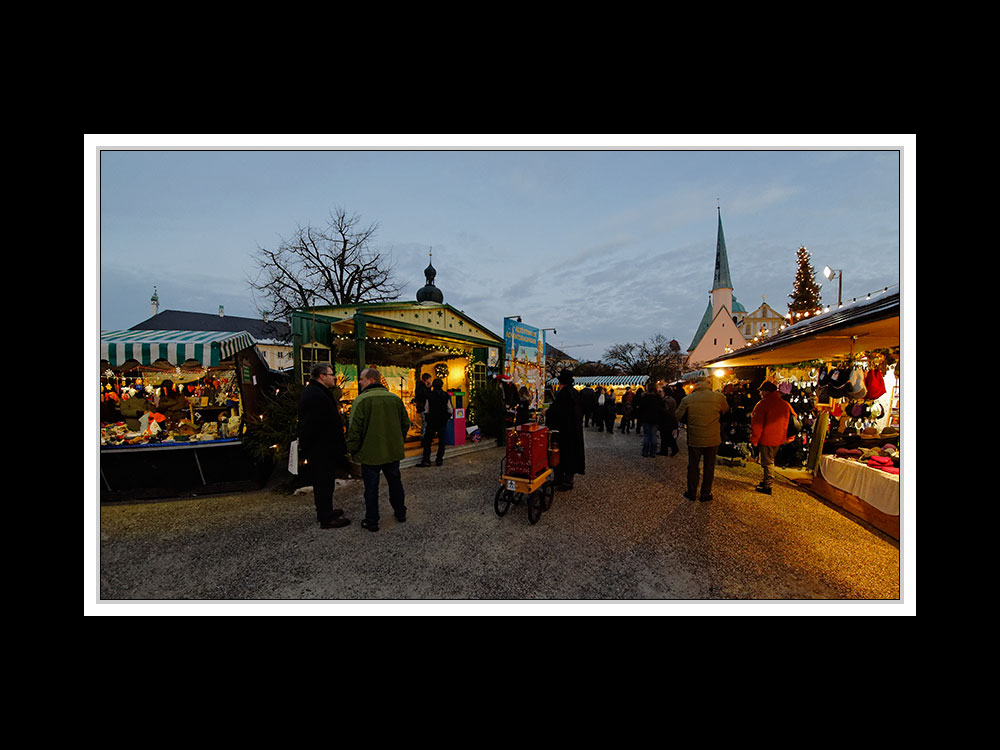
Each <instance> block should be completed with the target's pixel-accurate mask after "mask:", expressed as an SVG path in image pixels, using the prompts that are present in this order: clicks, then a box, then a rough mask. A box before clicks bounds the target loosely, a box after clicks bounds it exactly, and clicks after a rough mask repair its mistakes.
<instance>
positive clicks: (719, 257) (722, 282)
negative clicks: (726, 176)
mask: <svg viewBox="0 0 1000 750" xmlns="http://www.w3.org/2000/svg"><path fill="white" fill-rule="evenodd" d="M718 210H719V233H718V235H717V236H716V239H715V279H714V280H713V281H712V313H713V315H712V317H715V316H716V315H718V314H719V311H720V310H722V309H723V308H725V309H726V310H729V311H732V309H733V278H732V276H731V275H730V274H729V255H728V254H727V253H726V235H724V234H723V233H722V207H721V206H720V207H719V209H718Z"/></svg>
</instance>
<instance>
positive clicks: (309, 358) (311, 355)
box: [299, 345, 333, 385]
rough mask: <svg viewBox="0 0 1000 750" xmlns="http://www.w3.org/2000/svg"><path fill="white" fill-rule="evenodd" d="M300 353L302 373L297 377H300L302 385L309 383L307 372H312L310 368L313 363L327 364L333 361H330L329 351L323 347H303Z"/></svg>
mask: <svg viewBox="0 0 1000 750" xmlns="http://www.w3.org/2000/svg"><path fill="white" fill-rule="evenodd" d="M300 351H301V356H302V372H301V373H299V376H300V377H301V380H302V384H303V385H305V384H306V383H308V382H309V371H310V370H312V366H313V365H314V364H315V363H317V362H328V363H329V362H332V361H333V360H332V359H331V350H330V349H329V348H328V347H325V346H319V345H312V346H303V347H302V349H301V350H300Z"/></svg>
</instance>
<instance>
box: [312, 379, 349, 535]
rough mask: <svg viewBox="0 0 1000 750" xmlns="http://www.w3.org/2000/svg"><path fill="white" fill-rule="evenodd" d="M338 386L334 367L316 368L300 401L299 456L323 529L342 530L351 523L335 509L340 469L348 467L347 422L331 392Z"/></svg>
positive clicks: (342, 512) (317, 518) (341, 511)
mask: <svg viewBox="0 0 1000 750" xmlns="http://www.w3.org/2000/svg"><path fill="white" fill-rule="evenodd" d="M336 384H337V378H336V374H335V373H334V369H333V366H332V365H330V363H328V362H319V363H317V364H315V365H313V368H312V371H311V372H310V373H309V384H308V385H307V386H306V387H305V390H304V391H302V397H301V398H300V399H299V454H300V455H301V456H302V458H304V459H305V460H306V465H307V466H308V467H309V469H308V472H309V477H310V478H311V479H312V483H313V499H314V501H315V503H316V520H317V521H319V525H320V528H323V529H339V528H343V527H344V526H347V525H348V524H349V523H350V522H351V521H350V519H348V518H345V517H344V511H343V510H341V509H340V508H336V509H335V508H334V507H333V490H334V487H336V482H337V468H338V467H346V466H347V442H346V440H345V438H344V420H343V419H342V418H341V416H340V407H339V405H338V404H337V400H336V399H335V398H334V397H333V393H332V392H331V390H330V389H331V388H333V387H334V386H335V385H336Z"/></svg>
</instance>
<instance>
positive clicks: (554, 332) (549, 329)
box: [541, 328, 559, 335]
mask: <svg viewBox="0 0 1000 750" xmlns="http://www.w3.org/2000/svg"><path fill="white" fill-rule="evenodd" d="M541 330H543V331H552V333H553V335H558V334H559V331H557V330H556V329H555V328H542V329H541Z"/></svg>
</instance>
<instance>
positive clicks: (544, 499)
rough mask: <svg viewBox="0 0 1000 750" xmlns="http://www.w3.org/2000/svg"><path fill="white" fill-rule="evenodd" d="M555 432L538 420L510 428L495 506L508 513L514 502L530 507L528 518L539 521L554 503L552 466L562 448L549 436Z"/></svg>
mask: <svg viewBox="0 0 1000 750" xmlns="http://www.w3.org/2000/svg"><path fill="white" fill-rule="evenodd" d="M553 434H554V432H550V431H549V430H547V429H546V428H544V427H539V426H538V425H534V424H527V425H520V426H519V427H516V428H512V429H509V430H507V450H506V452H505V453H504V457H503V459H502V462H501V467H500V486H499V487H498V488H497V494H496V497H495V498H494V499H493V510H495V511H496V514H497V515H498V516H501V517H502V516H504V515H506V514H507V511H508V510H509V509H510V506H511V505H512V504H514V505H520V504H521V503H524V504H525V505H527V507H528V521H529V522H530V523H532V524H536V523H538V519H539V518H541V517H542V512H543V511H546V510H548V509H549V508H551V507H552V498H553V497H554V496H555V484H554V482H553V481H552V476H553V471H552V466H554V465H556V464H558V456H559V452H558V448H552V447H551V446H550V445H549V440H550V439H551V437H552V436H553Z"/></svg>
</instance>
